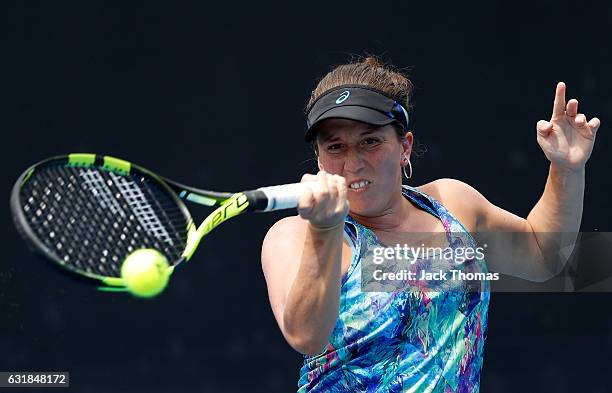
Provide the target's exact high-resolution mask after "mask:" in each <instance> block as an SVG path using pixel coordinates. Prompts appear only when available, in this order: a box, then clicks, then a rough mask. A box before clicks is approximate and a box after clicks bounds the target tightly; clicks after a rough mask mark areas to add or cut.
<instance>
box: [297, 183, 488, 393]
mask: <svg viewBox="0 0 612 393" xmlns="http://www.w3.org/2000/svg"><path fill="white" fill-rule="evenodd" d="M403 194H404V196H405V197H406V198H408V199H409V200H410V201H411V202H412V203H413V204H415V205H416V206H417V207H419V208H421V209H423V210H425V211H427V212H429V213H431V214H432V215H434V216H435V217H437V218H439V219H440V220H441V221H442V224H443V226H444V229H445V232H446V236H447V240H448V245H449V247H452V248H455V247H476V243H475V242H474V239H473V238H472V236H471V235H470V234H469V233H468V231H467V230H466V228H465V227H464V226H463V225H462V224H461V223H460V222H459V221H458V220H457V219H456V218H455V217H453V216H452V215H451V214H450V212H449V211H448V210H447V209H446V208H445V207H444V206H442V204H441V203H440V202H438V201H437V200H435V199H434V198H432V197H430V196H429V195H427V194H425V193H423V192H422V191H420V190H418V189H417V188H413V187H409V186H403ZM345 237H348V239H349V240H350V241H349V243H350V244H351V248H352V253H353V256H352V260H351V265H350V266H349V269H348V271H347V273H346V275H345V276H344V277H343V279H342V287H341V293H340V309H339V316H338V320H337V322H336V325H335V327H334V330H333V332H332V334H331V336H330V339H329V342H328V344H327V345H326V347H325V349H324V350H323V351H322V352H321V353H320V354H318V355H315V356H304V365H303V367H302V368H301V370H300V379H299V382H298V392H299V393H302V392H313V393H314V392H325V393H333V392H415V393H416V392H428V393H449V392H461V393H474V392H478V391H479V386H480V371H481V368H482V359H483V350H484V342H485V339H486V333H487V311H488V305H489V296H490V291H489V288H490V286H489V283H488V281H480V282H479V283H480V284H478V285H479V287H477V288H476V290H474V288H473V287H471V289H470V290H467V289H465V290H461V288H459V289H460V290H456V289H454V290H449V291H444V290H441V291H431V290H424V289H423V287H420V286H416V287H414V286H412V285H411V284H407V286H405V287H404V288H401V289H396V290H394V291H387V292H366V291H362V282H361V280H362V277H361V275H362V261H365V260H367V259H368V258H372V252H373V249H374V248H376V247H384V245H382V244H381V243H380V241H379V240H378V238H377V236H376V235H375V234H374V232H372V231H371V230H370V229H368V228H366V227H364V226H362V225H360V224H359V223H357V222H356V221H355V220H353V219H352V218H351V217H350V216H347V218H346V221H345ZM465 265H466V266H470V265H471V267H470V269H471V270H472V271H479V272H487V268H486V262H485V260H484V258H482V259H472V260H471V261H468V262H466V263H465ZM459 285H462V284H459Z"/></svg>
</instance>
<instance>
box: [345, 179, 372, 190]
mask: <svg viewBox="0 0 612 393" xmlns="http://www.w3.org/2000/svg"><path fill="white" fill-rule="evenodd" d="M368 184H370V181H369V180H362V181H357V182H355V183H351V184H350V186H349V187H350V188H352V189H353V190H357V189H360V188H363V187H365V186H367V185H368Z"/></svg>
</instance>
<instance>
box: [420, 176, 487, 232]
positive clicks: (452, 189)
mask: <svg viewBox="0 0 612 393" xmlns="http://www.w3.org/2000/svg"><path fill="white" fill-rule="evenodd" d="M416 188H417V189H418V190H420V191H422V192H423V193H425V194H427V195H429V196H430V197H432V198H434V199H435V200H437V201H438V202H440V203H441V204H442V205H443V206H444V207H445V208H446V209H447V210H448V211H450V213H451V214H452V215H453V216H455V217H456V218H457V219H459V220H460V221H461V222H462V223H463V224H464V225H465V226H466V227H468V228H470V229H471V230H472V229H474V228H476V222H477V220H478V219H479V217H480V214H481V210H482V208H483V207H484V206H485V203H487V201H486V199H485V198H484V197H483V196H482V195H481V194H480V192H478V190H476V189H475V188H474V187H472V186H470V185H469V184H467V183H465V182H462V181H461V180H457V179H450V178H443V179H437V180H434V181H432V182H429V183H427V184H423V185H422V186H417V187H416Z"/></svg>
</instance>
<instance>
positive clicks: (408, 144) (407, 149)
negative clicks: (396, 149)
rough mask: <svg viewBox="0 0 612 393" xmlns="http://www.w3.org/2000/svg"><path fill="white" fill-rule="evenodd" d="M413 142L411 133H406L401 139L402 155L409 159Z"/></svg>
mask: <svg viewBox="0 0 612 393" xmlns="http://www.w3.org/2000/svg"><path fill="white" fill-rule="evenodd" d="M413 142H414V137H413V135H412V132H410V131H409V132H407V133H406V135H405V136H404V138H402V149H403V153H402V154H403V155H405V156H406V157H410V153H412V143H413Z"/></svg>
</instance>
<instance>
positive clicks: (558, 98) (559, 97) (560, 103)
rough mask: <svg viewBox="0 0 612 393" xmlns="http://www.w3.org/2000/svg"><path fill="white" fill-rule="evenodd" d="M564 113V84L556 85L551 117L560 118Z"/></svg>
mask: <svg viewBox="0 0 612 393" xmlns="http://www.w3.org/2000/svg"><path fill="white" fill-rule="evenodd" d="M564 113H565V83H563V82H559V83H557V90H556V91H555V103H554V105H553V117H554V116H562V115H563V114H564Z"/></svg>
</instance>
